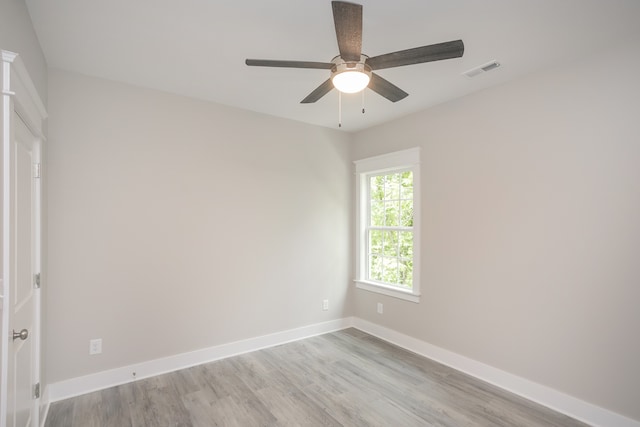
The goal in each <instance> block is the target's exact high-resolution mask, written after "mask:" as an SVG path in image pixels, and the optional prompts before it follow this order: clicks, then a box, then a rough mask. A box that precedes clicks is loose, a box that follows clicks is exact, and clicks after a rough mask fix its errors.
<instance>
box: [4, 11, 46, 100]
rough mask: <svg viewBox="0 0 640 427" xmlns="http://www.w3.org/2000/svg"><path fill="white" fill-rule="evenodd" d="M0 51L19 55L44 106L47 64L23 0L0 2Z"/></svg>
mask: <svg viewBox="0 0 640 427" xmlns="http://www.w3.org/2000/svg"><path fill="white" fill-rule="evenodd" d="M0 49H4V50H10V51H12V52H15V53H18V54H20V57H21V58H22V60H23V61H24V64H25V66H26V67H27V70H28V71H29V76H30V77H31V79H32V80H33V83H34V85H35V87H36V89H37V90H38V95H40V98H42V100H43V102H44V103H45V105H46V103H47V102H46V101H47V62H46V60H45V58H44V54H43V53H42V49H41V48H40V43H39V42H38V37H37V36H36V33H35V31H34V29H33V25H32V24H31V17H30V16H29V12H28V11H27V6H26V4H25V3H24V0H0Z"/></svg>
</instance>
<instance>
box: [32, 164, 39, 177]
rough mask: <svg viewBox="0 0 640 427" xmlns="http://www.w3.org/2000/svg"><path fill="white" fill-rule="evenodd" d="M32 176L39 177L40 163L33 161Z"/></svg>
mask: <svg viewBox="0 0 640 427" xmlns="http://www.w3.org/2000/svg"><path fill="white" fill-rule="evenodd" d="M33 177H34V178H40V163H35V164H34V165H33Z"/></svg>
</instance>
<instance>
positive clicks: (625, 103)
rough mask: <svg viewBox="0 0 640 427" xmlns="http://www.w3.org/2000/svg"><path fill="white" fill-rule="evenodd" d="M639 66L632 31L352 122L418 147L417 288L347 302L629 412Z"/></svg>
mask: <svg viewBox="0 0 640 427" xmlns="http://www.w3.org/2000/svg"><path fill="white" fill-rule="evenodd" d="M505 66H508V64H505ZM638 69H640V41H638V40H636V41H635V42H634V43H630V44H628V45H626V46H623V47H621V48H619V49H617V50H614V51H610V52H604V53H602V54H600V55H597V56H594V57H590V58H585V59H584V60H583V61H580V62H575V63H573V64H571V65H569V66H566V67H562V68H558V69H555V70H550V71H547V72H544V73H539V74H535V75H531V76H529V77H528V78H525V79H523V80H520V81H515V82H512V83H510V84H506V85H504V86H501V87H497V88H493V89H490V90H486V91H483V92H480V93H477V94H475V95H472V96H468V97H466V98H463V99H459V100H456V101H454V102H450V103H448V104H445V105H441V106H439V107H435V108H432V109H430V110H427V111H425V112H422V113H419V114H415V115H413V116H411V117H407V118H404V119H401V120H398V121H394V122H392V123H389V124H386V125H383V126H380V127H377V128H374V129H370V130H368V131H364V132H361V133H359V134H357V135H356V139H355V144H354V148H353V158H354V159H360V158H365V157H368V156H371V155H377V154H381V153H386V152H390V151H394V150H398V149H404V148H409V147H414V146H420V147H422V168H421V173H422V191H423V192H422V203H423V205H422V236H421V239H422V260H421V266H422V291H423V296H422V302H421V303H420V304H413V303H408V302H404V301H401V300H397V299H393V298H389V297H383V296H380V295H377V294H372V293H369V292H366V291H361V290H357V291H356V292H355V301H354V302H355V307H356V312H355V314H356V316H358V317H361V318H364V319H366V320H370V321H372V322H376V323H378V324H381V325H383V326H387V327H389V328H392V329H395V330H397V331H400V332H403V333H405V334H407V335H410V336H413V337H416V338H419V339H421V340H424V341H426V342H429V343H431V344H435V345H438V346H441V347H443V348H445V349H448V350H451V351H454V352H457V353H460V354H462V355H465V356H467V357H470V358H472V359H475V360H477V361H481V362H484V363H486V364H488V365H491V366H494V367H497V368H500V369H502V370H505V371H508V372H511V373H514V374H516V375H519V376H522V377H524V378H527V379H530V380H532V381H534V382H538V383H540V384H543V385H546V386H550V387H552V388H555V389H557V390H560V391H563V392H566V393H568V394H570V395H573V396H575V397H578V398H580V399H583V400H585V401H588V402H591V403H594V404H596V405H600V406H603V407H605V408H608V409H610V410H613V411H616V412H619V413H621V414H623V415H626V416H629V417H632V418H634V419H636V420H640V406H638V402H639V401H640V368H639V367H638V361H639V360H640V339H638V330H639V328H640V310H639V309H638V302H639V301H640V267H639V266H640V263H639V260H640V120H639V117H640V80H638V76H637V70H638ZM496 72H499V71H496ZM377 302H383V303H384V314H383V315H378V314H376V303H377Z"/></svg>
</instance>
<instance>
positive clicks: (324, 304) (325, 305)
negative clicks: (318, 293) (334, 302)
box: [322, 299, 329, 311]
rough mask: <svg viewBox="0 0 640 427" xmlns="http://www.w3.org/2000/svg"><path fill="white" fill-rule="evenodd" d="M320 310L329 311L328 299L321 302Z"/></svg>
mask: <svg viewBox="0 0 640 427" xmlns="http://www.w3.org/2000/svg"><path fill="white" fill-rule="evenodd" d="M322 309H323V310H324V311H327V310H329V300H328V299H325V300H322Z"/></svg>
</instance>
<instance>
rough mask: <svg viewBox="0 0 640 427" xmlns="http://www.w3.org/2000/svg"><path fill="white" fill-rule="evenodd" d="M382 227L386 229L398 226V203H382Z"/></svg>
mask: <svg viewBox="0 0 640 427" xmlns="http://www.w3.org/2000/svg"><path fill="white" fill-rule="evenodd" d="M384 225H385V226H387V227H397V226H399V225H400V202H397V201H396V202H385V203H384Z"/></svg>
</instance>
